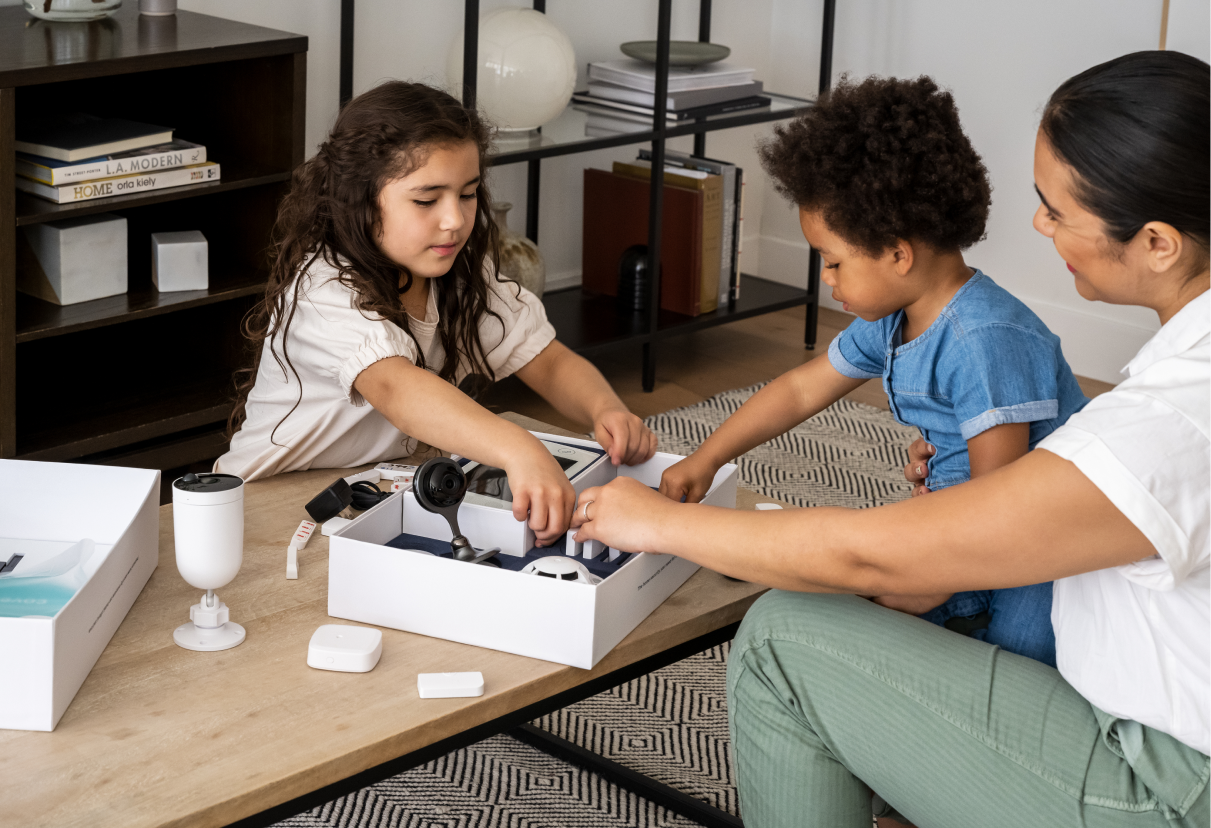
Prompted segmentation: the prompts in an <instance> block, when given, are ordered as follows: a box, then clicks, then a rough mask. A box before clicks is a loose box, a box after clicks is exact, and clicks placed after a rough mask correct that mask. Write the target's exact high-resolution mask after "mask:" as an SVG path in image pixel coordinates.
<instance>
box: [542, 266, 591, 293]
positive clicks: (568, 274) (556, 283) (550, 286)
mask: <svg viewBox="0 0 1211 828" xmlns="http://www.w3.org/2000/svg"><path fill="white" fill-rule="evenodd" d="M581 281H583V280H582V279H581V275H580V271H579V270H565V271H564V272H563V273H549V274H547V286H546V290H551V291H554V290H565V289H567V288H573V287H580V283H581Z"/></svg>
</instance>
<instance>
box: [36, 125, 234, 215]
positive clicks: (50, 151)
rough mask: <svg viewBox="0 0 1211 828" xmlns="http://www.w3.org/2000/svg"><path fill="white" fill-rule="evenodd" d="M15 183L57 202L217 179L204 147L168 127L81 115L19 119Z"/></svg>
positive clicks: (217, 172) (159, 188) (104, 196)
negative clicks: (185, 138)
mask: <svg viewBox="0 0 1211 828" xmlns="http://www.w3.org/2000/svg"><path fill="white" fill-rule="evenodd" d="M16 139H17V140H16V142H15V145H16V149H17V164H16V173H17V175H16V179H15V180H16V183H17V189H18V190H24V191H25V192H27V193H32V194H34V195H36V196H40V197H41V198H45V199H48V200H50V201H53V202H55V203H56V204H65V203H69V202H73V201H89V200H91V199H94V198H108V197H110V196H116V195H127V194H130V193H140V192H145V191H147V190H162V189H165V188H167V187H180V186H182V185H185V184H198V183H202V182H208V181H210V182H213V181H218V180H219V176H220V170H219V165H218V164H216V163H214V162H211V161H207V160H206V147H203V146H201V145H199V144H193V143H190V142H189V141H182V140H179V139H177V140H173V136H172V130H171V129H169V128H167V127H160V126H154V125H152V124H141V123H138V122H136V121H127V120H124V119H122V118H97V117H95V116H92V115H84V114H80V113H75V114H70V115H62V116H58V117H56V118H53V119H46V120H32V119H20V120H18V122H17V135H16Z"/></svg>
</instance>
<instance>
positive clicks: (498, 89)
mask: <svg viewBox="0 0 1211 828" xmlns="http://www.w3.org/2000/svg"><path fill="white" fill-rule="evenodd" d="M446 76H447V78H448V79H449V82H450V89H451V91H452V92H453V94H454V95H455V97H461V96H462V83H463V36H462V33H461V32H459V34H458V36H457V37H455V38H454V42H453V43H451V44H450V52H449V57H448V58H447V60H446ZM575 88H576V52H575V50H574V49H573V48H572V41H570V40H568V36H567V35H566V34H564V33H563V32H562V31H560V29H559V27H558V26H556V25H555V24H554V23H552V22H551V21H550V20H548V19H547V16H546V15H545V14H543V13H542V12H537V11H534V10H533V9H523V8H505V9H497V10H496V11H493V12H489V13H488V14H485V15H484V16H483V17H481V18H480V20H479V72H478V74H477V81H476V102H477V104H478V106H479V108H480V109H482V110H483V112H484V114H485V115H486V116H487V117H488V119H489V120H490V121H491V122H492V123H493V124H494V125H495V126H496V128H497V129H499V130H500V131H502V132H522V131H528V130H532V129H537V128H538V127H540V126H542V125H543V124H545V123H546V122H547V121H549V120H551V119H552V118H554V117H555V116H557V115H558V114H559V113H560V112H562V111H563V109H564V107H565V106H567V105H568V101H570V100H571V99H572V92H573V91H574V90H575Z"/></svg>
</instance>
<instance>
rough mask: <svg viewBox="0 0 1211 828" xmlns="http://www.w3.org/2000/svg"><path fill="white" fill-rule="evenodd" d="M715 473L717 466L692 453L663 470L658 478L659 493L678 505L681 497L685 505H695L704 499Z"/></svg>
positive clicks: (696, 453)
mask: <svg viewBox="0 0 1211 828" xmlns="http://www.w3.org/2000/svg"><path fill="white" fill-rule="evenodd" d="M717 471H719V468H718V467H717V466H715V465H713V464H712V463H711V462H710V461H708V460H705V459H704V458H703V456H702V454H701V453H700V452H694V453H693V454H691V455H690V456H689V457H686V458H685V459H684V460H678V461H677V462H676V463H674V464H673V465H671V466H669V467H668V468H667V469H665V470H664V474H662V475H661V476H660V493H661V494H662V495H664V496H665V497H667V498H669V499H670V500H674V501H676V502H678V503H680V502H681V499H682V498H683V497H684V498H685V502H686V503H697V502H698V501H700V500H702V498H704V497H706V493H707V491H708V490H709V489H710V488H711V483H712V482H714V480H715V472H717Z"/></svg>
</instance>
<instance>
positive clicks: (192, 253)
mask: <svg viewBox="0 0 1211 828" xmlns="http://www.w3.org/2000/svg"><path fill="white" fill-rule="evenodd" d="M208 250H209V245H208V244H207V243H206V237H205V236H203V235H202V231H200V230H185V231H183V232H180V233H152V234H151V281H152V284H154V285H155V286H156V290H160V291H173V290H206V289H207V288H208V287H210V257H209V252H208Z"/></svg>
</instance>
